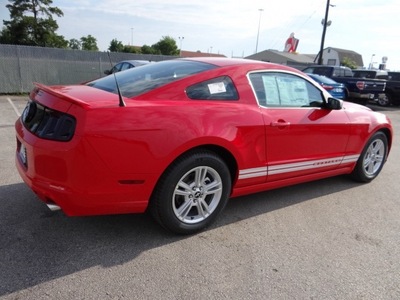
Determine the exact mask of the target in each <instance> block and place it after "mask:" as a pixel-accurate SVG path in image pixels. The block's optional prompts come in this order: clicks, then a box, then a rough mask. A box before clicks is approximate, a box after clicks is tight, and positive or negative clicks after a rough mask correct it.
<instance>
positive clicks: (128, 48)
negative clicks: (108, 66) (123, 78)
mask: <svg viewBox="0 0 400 300" xmlns="http://www.w3.org/2000/svg"><path fill="white" fill-rule="evenodd" d="M122 52H124V53H139V50H137V49H136V47H134V46H130V45H125V46H124V48H123V49H122Z"/></svg>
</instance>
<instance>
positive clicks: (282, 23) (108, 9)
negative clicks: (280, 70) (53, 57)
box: [0, 0, 400, 71]
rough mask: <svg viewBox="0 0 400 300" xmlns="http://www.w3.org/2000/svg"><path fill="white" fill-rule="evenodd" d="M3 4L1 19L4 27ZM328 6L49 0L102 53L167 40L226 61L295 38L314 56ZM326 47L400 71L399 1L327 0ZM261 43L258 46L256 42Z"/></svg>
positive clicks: (277, 1)
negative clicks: (384, 60)
mask: <svg viewBox="0 0 400 300" xmlns="http://www.w3.org/2000/svg"><path fill="white" fill-rule="evenodd" d="M8 3H9V2H8V0H0V18H1V20H9V19H10V17H9V11H8V9H7V8H6V7H5V6H6V4H8ZM326 4H327V1H326V0H301V1H298V0H274V1H271V0H264V1H260V0H247V1H232V0H231V1H229V0H201V1H199V0H196V1H194V0H168V1H166V0H135V1H133V0H96V1H94V0H53V4H52V5H53V6H56V7H58V8H60V9H61V10H62V11H63V13H64V16H63V17H61V18H58V17H56V18H55V19H56V20H57V23H58V25H59V29H58V31H57V34H59V35H63V36H64V38H65V39H67V40H69V39H72V38H76V39H80V38H81V37H82V36H87V35H89V34H90V35H92V36H94V37H95V38H96V39H97V45H98V47H99V49H100V50H101V51H107V49H108V47H109V45H110V42H111V40H113V39H117V40H118V41H121V42H122V43H123V44H124V45H134V46H143V45H149V46H151V45H153V44H155V43H157V42H158V41H159V40H160V39H162V38H163V37H164V36H170V37H172V38H174V39H175V40H176V43H177V45H178V47H179V48H181V49H182V50H187V51H201V52H203V53H209V52H212V53H219V54H223V55H225V56H227V57H232V56H234V57H246V56H249V55H252V54H254V53H255V52H256V49H257V52H261V51H263V50H268V49H274V50H283V48H284V44H285V41H286V39H287V38H288V37H289V35H290V34H291V33H292V32H293V33H294V34H295V37H296V38H298V39H299V45H298V48H297V52H298V53H300V54H317V53H318V51H319V49H320V45H321V36H322V29H323V28H322V25H321V20H322V19H323V18H324V16H325V10H326ZM330 4H331V6H330V7H329V16H328V20H330V21H331V22H332V23H331V25H330V26H329V27H328V28H327V32H326V37H325V43H324V48H326V47H335V48H341V49H346V50H352V51H355V52H357V53H359V54H361V55H362V57H363V62H364V66H365V67H368V66H369V65H370V63H372V64H373V66H374V67H378V66H379V64H380V63H382V58H383V57H387V58H388V59H387V63H386V67H387V68H388V69H391V70H398V71H400V33H398V30H399V28H400V16H399V11H400V10H399V3H398V0H384V1H382V0H330ZM257 37H258V39H257Z"/></svg>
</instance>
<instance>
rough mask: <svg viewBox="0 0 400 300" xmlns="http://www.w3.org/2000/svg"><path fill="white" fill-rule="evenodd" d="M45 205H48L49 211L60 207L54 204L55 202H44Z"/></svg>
mask: <svg viewBox="0 0 400 300" xmlns="http://www.w3.org/2000/svg"><path fill="white" fill-rule="evenodd" d="M46 205H47V207H48V208H49V209H50V210H51V211H57V210H60V209H61V207H59V206H58V205H56V204H50V203H46Z"/></svg>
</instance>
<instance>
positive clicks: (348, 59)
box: [340, 56, 357, 69]
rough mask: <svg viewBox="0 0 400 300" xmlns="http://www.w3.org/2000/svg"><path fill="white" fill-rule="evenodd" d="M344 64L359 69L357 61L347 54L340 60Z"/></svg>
mask: <svg viewBox="0 0 400 300" xmlns="http://www.w3.org/2000/svg"><path fill="white" fill-rule="evenodd" d="M340 64H341V65H342V66H345V67H349V68H350V69H357V63H356V62H355V61H353V60H351V59H350V58H348V57H347V56H346V57H344V58H343V60H342V61H341V62H340Z"/></svg>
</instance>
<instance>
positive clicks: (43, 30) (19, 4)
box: [0, 0, 68, 48]
mask: <svg viewBox="0 0 400 300" xmlns="http://www.w3.org/2000/svg"><path fill="white" fill-rule="evenodd" d="M8 1H9V2H10V4H7V5H6V7H7V8H8V10H9V11H10V19H11V20H10V21H5V20H3V24H4V28H3V30H2V31H1V33H0V43H7V44H17V45H32V46H43V47H57V48H64V47H67V45H68V42H67V41H66V40H65V39H64V37H63V36H62V35H57V34H56V33H55V32H56V30H57V29H58V24H57V22H56V21H55V20H54V19H53V15H56V16H58V17H61V16H63V15H64V14H63V12H62V11H61V10H60V9H59V8H58V7H52V6H50V5H51V4H52V3H53V1H52V0H8Z"/></svg>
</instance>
